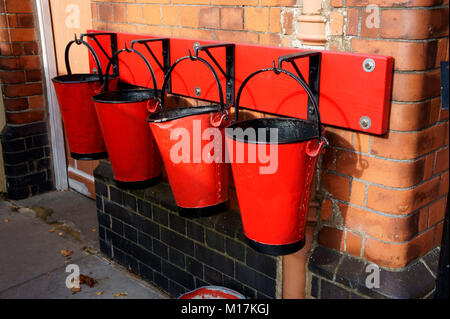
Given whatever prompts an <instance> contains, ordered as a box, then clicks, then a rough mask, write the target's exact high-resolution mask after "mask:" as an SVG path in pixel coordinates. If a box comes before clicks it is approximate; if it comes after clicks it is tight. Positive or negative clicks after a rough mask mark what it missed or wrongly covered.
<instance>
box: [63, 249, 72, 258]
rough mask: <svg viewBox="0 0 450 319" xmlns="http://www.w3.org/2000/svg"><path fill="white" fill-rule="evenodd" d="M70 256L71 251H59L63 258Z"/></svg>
mask: <svg viewBox="0 0 450 319" xmlns="http://www.w3.org/2000/svg"><path fill="white" fill-rule="evenodd" d="M72 254H73V251H70V250H67V249H63V250H61V255H62V256H64V257H68V256H70V255H72Z"/></svg>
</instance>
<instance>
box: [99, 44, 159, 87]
mask: <svg viewBox="0 0 450 319" xmlns="http://www.w3.org/2000/svg"><path fill="white" fill-rule="evenodd" d="M122 52H127V53H131V52H133V53H136V54H137V55H138V56H140V57H141V59H142V60H144V62H145V64H146V65H147V68H148V69H149V71H150V74H151V76H152V81H153V88H154V91H155V96H157V95H158V93H157V92H158V86H157V84H156V77H155V72H153V68H152V66H151V65H150V63H149V62H148V60H147V59H146V58H145V56H144V55H143V54H142V53H141V52H139V51H138V50H136V49H133V48H131V49H129V48H127V44H126V43H125V48H124V49H121V50H119V51H117V52H115V53H114V54H113V56H112V57H111V60H110V61H109V63H108V66H107V67H106V74H105V92H108V74H109V69H110V68H111V65H112V62H113V61H114V59H116V58H117V57H118V56H119V54H120V53H122Z"/></svg>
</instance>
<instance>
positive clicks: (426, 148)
mask: <svg viewBox="0 0 450 319" xmlns="http://www.w3.org/2000/svg"><path fill="white" fill-rule="evenodd" d="M444 135H445V125H444V124H438V125H435V126H432V127H429V128H427V129H424V130H422V131H419V132H413V133H408V134H406V133H395V132H389V133H387V134H385V135H383V136H372V149H371V154H374V155H378V156H382V157H387V158H393V159H414V158H417V157H419V156H421V155H424V154H426V153H429V152H431V151H433V150H435V149H437V148H439V147H441V146H442V145H443V144H444V139H445V136H444Z"/></svg>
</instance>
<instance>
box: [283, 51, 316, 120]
mask: <svg viewBox="0 0 450 319" xmlns="http://www.w3.org/2000/svg"><path fill="white" fill-rule="evenodd" d="M306 57H309V78H308V82H306V80H305V78H304V77H303V74H302V72H301V71H300V69H299V68H298V66H297V64H296V63H295V60H296V59H301V58H306ZM321 61H322V53H321V52H318V51H305V52H298V53H292V54H287V55H282V56H280V57H279V58H278V67H279V68H281V69H282V68H283V62H289V63H291V64H292V66H293V67H294V70H295V72H297V75H298V76H299V77H300V79H302V80H303V81H304V82H305V83H308V86H309V88H310V89H311V92H312V93H313V95H314V97H315V98H316V101H317V105H319V95H320V66H321ZM307 118H308V120H311V121H315V120H317V114H316V112H315V110H314V106H313V105H312V102H311V100H310V99H309V98H308V117H307Z"/></svg>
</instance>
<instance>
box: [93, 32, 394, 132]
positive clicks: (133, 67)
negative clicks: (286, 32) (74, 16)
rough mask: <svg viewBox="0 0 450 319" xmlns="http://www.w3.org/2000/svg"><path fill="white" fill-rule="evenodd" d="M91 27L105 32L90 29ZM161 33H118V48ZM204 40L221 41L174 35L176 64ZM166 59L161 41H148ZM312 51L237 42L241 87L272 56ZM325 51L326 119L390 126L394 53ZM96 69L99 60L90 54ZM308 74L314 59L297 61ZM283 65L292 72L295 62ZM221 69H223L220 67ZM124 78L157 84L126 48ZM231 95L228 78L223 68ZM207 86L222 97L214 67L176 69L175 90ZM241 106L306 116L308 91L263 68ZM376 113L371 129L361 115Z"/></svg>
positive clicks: (204, 90)
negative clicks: (366, 65)
mask: <svg viewBox="0 0 450 319" xmlns="http://www.w3.org/2000/svg"><path fill="white" fill-rule="evenodd" d="M88 32H104V31H97V30H90V31H88ZM146 38H147V39H148V38H157V36H154V35H143V34H128V33H117V42H118V48H119V49H122V48H124V47H125V43H126V44H127V46H128V47H130V42H131V41H132V40H134V39H146ZM98 40H99V42H100V43H101V45H102V46H103V47H104V48H106V49H109V48H110V43H109V41H110V40H109V37H108V36H100V37H98ZM88 41H89V43H90V44H91V45H92V47H93V48H94V50H95V51H96V52H100V51H99V48H98V47H97V45H96V44H95V42H94V41H93V40H92V39H90V38H89V40H88ZM195 42H198V43H200V45H204V44H213V43H220V42H216V41H203V40H190V39H180V38H170V57H171V64H173V63H174V62H175V61H176V60H177V59H179V58H180V57H182V56H186V55H188V50H189V49H190V50H191V52H192V54H194V49H193V46H194V43H195ZM148 44H149V46H150V47H151V48H152V50H153V52H154V53H155V55H156V57H157V58H158V59H159V61H160V63H161V64H162V61H163V59H162V44H161V42H150V43H148ZM134 48H135V49H137V50H139V51H140V52H142V53H143V54H144V55H145V56H146V57H147V59H148V60H149V62H150V63H151V65H152V67H153V69H154V71H155V74H156V80H157V83H158V87H159V88H161V87H162V83H163V72H162V71H161V70H160V69H159V68H158V66H157V64H156V63H155V61H154V60H153V59H152V58H151V56H150V54H149V53H148V52H147V50H146V49H145V47H144V46H143V45H141V44H137V45H135V47H134ZM301 51H311V49H298V48H278V47H266V46H259V45H250V44H236V60H235V72H236V76H235V81H236V88H235V92H236V94H237V91H238V89H239V86H240V85H241V83H242V82H243V80H244V79H245V78H246V77H247V76H248V75H250V74H251V73H253V72H254V71H256V70H258V69H262V68H269V67H271V66H272V63H273V62H272V61H274V60H275V62H276V63H277V61H278V57H279V56H281V55H286V54H290V53H294V52H301ZM210 52H211V53H212V54H213V55H214V57H215V58H216V60H217V61H218V62H219V63H220V64H221V66H222V68H223V69H225V48H215V49H210ZM321 52H322V67H321V76H320V97H319V106H320V114H321V118H322V122H323V123H324V124H329V125H334V126H338V127H343V128H349V129H352V130H356V131H363V132H368V133H372V134H383V133H385V132H386V131H387V126H388V117H389V105H390V95H391V82H392V68H393V61H394V60H393V58H392V57H385V56H379V55H364V54H355V53H348V52H334V51H321ZM98 55H99V58H100V60H101V63H102V66H103V70H105V69H106V63H107V59H106V57H104V55H103V54H102V53H98ZM199 56H201V57H203V58H205V59H206V60H207V61H208V62H210V59H209V58H208V56H207V55H206V53H205V52H201V51H200V52H199ZM367 58H371V59H373V60H374V61H375V69H374V70H373V71H372V72H366V71H364V69H363V62H364V60H365V59H367ZM90 65H91V68H92V67H94V61H93V59H92V57H90ZM297 65H298V66H299V68H300V70H301V72H302V74H303V75H304V76H305V78H308V76H307V75H308V59H300V60H297ZM283 67H284V68H285V69H287V70H289V71H291V72H294V73H295V71H294V70H293V68H292V66H291V65H290V64H289V63H284V64H283ZM216 70H217V69H216ZM119 71H120V78H121V80H122V81H124V82H128V83H134V84H137V85H142V86H148V87H151V86H152V82H151V81H150V75H149V72H148V71H147V70H146V67H145V65H144V63H143V62H142V61H141V60H140V58H139V57H138V56H137V55H136V54H132V53H126V52H124V53H121V54H120V55H119ZM217 73H218V75H219V78H220V79H221V83H222V86H223V90H224V95H225V77H224V76H223V75H222V74H221V73H220V72H219V71H218V70H217ZM196 87H199V88H200V89H201V95H200V96H199V98H201V99H205V100H211V101H218V100H219V97H218V96H219V95H218V91H217V88H216V85H215V81H214V78H213V76H212V74H211V73H210V71H209V70H208V69H207V68H206V66H204V65H203V64H201V63H200V62H192V61H189V60H187V61H183V62H182V63H181V64H179V65H178V66H177V67H176V68H175V70H174V72H173V73H172V92H173V93H176V94H181V95H185V96H191V97H196V96H195V93H194V90H195V88H196ZM240 106H243V107H246V108H249V109H254V110H258V111H264V112H269V113H274V114H279V115H286V116H292V117H298V118H306V110H307V96H306V93H305V92H304V91H303V89H302V88H301V87H299V85H298V84H297V83H296V82H295V81H294V80H293V79H291V78H289V77H287V76H286V75H282V74H281V75H275V74H274V73H272V72H266V73H262V74H260V75H257V76H256V77H254V78H253V79H252V80H250V82H249V83H248V84H247V85H246V87H245V89H244V91H243V93H242V97H241V101H240ZM363 116H366V117H369V118H370V121H371V125H370V127H369V128H368V129H363V128H362V127H361V126H360V119H361V117H363Z"/></svg>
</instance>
